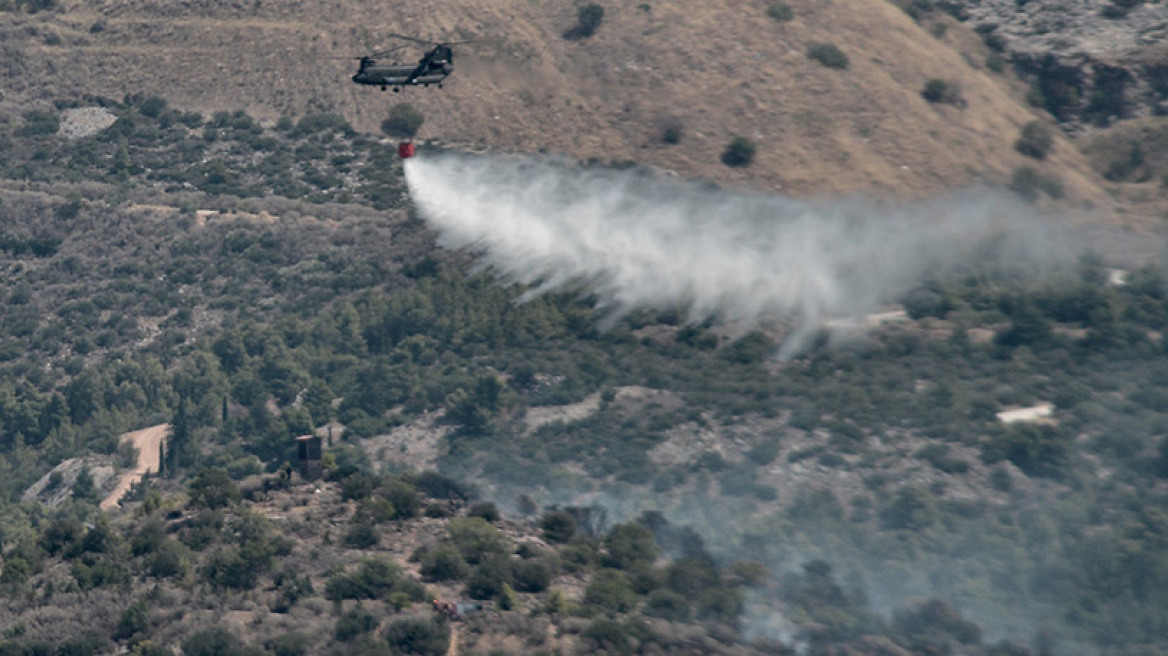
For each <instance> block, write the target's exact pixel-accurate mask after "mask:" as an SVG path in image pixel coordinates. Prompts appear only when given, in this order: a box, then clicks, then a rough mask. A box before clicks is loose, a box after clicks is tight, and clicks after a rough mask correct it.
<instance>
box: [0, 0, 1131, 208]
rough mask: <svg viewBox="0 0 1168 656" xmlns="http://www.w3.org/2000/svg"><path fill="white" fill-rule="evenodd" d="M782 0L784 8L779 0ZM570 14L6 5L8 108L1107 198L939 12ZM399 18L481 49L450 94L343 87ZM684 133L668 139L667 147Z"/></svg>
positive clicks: (798, 176) (513, 8)
mask: <svg viewBox="0 0 1168 656" xmlns="http://www.w3.org/2000/svg"><path fill="white" fill-rule="evenodd" d="M780 5H782V6H786V7H788V8H789V9H790V11H789V13H787V12H783V11H778V10H772V7H778V6H780ZM576 9H577V6H576V5H575V4H573V3H569V2H551V1H541V2H519V1H518V0H506V1H502V2H492V3H482V2H475V1H474V0H456V1H454V2H449V3H445V4H443V5H441V6H440V7H433V6H429V5H426V6H422V5H411V4H406V3H393V6H390V7H386V8H384V9H379V10H378V11H377V12H373V13H372V15H371V12H370V11H369V9H368V6H367V5H366V4H364V3H359V2H356V1H354V0H332V1H324V0H305V1H301V2H294V3H219V2H177V1H164V2H142V1H140V0H103V1H101V2H80V1H66V0H62V1H61V2H60V3H59V7H58V8H56V9H53V10H47V11H41V12H38V13H36V14H27V13H23V14H22V13H11V12H9V13H0V34H2V35H3V38H2V39H0V43H2V44H3V46H2V47H3V53H4V60H5V62H6V65H5V66H4V67H0V76H2V78H3V85H4V87H5V89H6V94H5V100H4V104H5V105H6V107H5V108H4V109H5V111H6V112H7V113H8V114H9V115H10V116H11V115H12V114H13V113H19V112H20V111H24V110H26V109H27V104H26V101H32V102H41V103H46V102H48V101H55V100H62V99H73V98H77V97H80V96H83V95H85V94H93V95H99V96H106V97H113V98H117V99H121V98H122V97H123V96H124V95H125V94H156V95H160V96H163V97H166V98H167V99H169V100H170V102H171V104H172V105H173V106H175V107H178V108H180V109H184V110H198V111H202V112H204V113H210V112H213V111H216V110H235V109H244V110H247V111H248V112H249V113H251V114H253V115H256V116H259V117H261V118H267V119H269V120H275V119H277V118H278V117H280V116H282V115H290V116H292V117H293V118H295V117H297V116H299V115H302V114H304V113H306V112H311V111H316V112H320V111H336V112H340V113H342V114H343V115H344V116H345V117H346V118H347V119H349V120H350V121H352V122H353V123H354V125H355V126H356V127H358V129H362V130H366V131H370V132H374V131H376V130H377V127H378V125H379V124H380V122H381V120H382V119H383V118H384V116H385V115H386V113H387V111H388V109H389V107H390V106H391V105H392V104H393V103H394V102H397V101H402V100H406V101H408V102H410V103H413V104H415V105H416V106H418V107H419V108H421V109H422V110H424V112H425V114H426V117H427V118H426V124H425V126H424V127H423V136H424V137H426V138H433V139H440V140H444V141H448V142H458V143H462V144H467V145H473V146H479V147H484V148H490V149H497V150H517V151H527V152H533V151H541V152H551V153H565V154H568V155H571V156H573V157H578V158H581V159H589V158H597V159H599V160H602V161H627V160H635V161H638V162H642V163H649V164H654V165H657V166H660V167H663V168H666V169H670V170H674V171H677V172H678V173H679V174H681V175H682V176H685V177H702V178H708V179H714V180H718V181H721V182H728V183H731V184H735V185H745V186H751V187H755V188H764V189H771V190H781V191H784V192H790V193H795V194H810V193H821V192H830V191H841V190H865V191H869V192H879V193H889V194H894V195H910V196H919V195H924V194H928V193H934V192H936V191H938V190H942V189H950V188H954V187H961V186H966V185H970V184H975V183H988V184H1005V183H1007V182H1008V181H1009V180H1010V176H1011V174H1012V173H1013V172H1015V171H1016V170H1017V169H1018V168H1019V167H1021V166H1023V165H1027V164H1029V165H1033V166H1037V167H1038V168H1039V169H1040V173H1041V174H1043V175H1046V176H1049V177H1050V178H1052V179H1057V180H1059V181H1060V182H1061V185H1062V187H1063V189H1065V190H1066V193H1067V194H1068V195H1069V196H1071V197H1076V198H1085V199H1090V200H1092V201H1094V202H1095V203H1097V204H1105V203H1107V199H1106V196H1105V195H1104V194H1103V192H1102V191H1101V189H1100V186H1099V183H1098V182H1099V178H1098V175H1097V174H1096V173H1094V172H1092V171H1091V170H1090V168H1089V166H1088V165H1087V162H1086V161H1085V159H1084V158H1083V157H1082V156H1081V155H1080V154H1079V153H1078V152H1077V151H1076V149H1075V148H1073V147H1071V146H1070V145H1069V144H1068V143H1067V142H1065V141H1064V140H1063V139H1062V138H1061V137H1060V138H1057V139H1056V140H1055V144H1054V147H1053V150H1052V152H1051V153H1050V154H1049V156H1047V157H1046V159H1045V160H1044V161H1042V162H1035V161H1034V160H1031V159H1029V158H1027V157H1025V156H1023V155H1021V154H1020V153H1018V152H1016V150H1015V148H1014V142H1015V140H1016V139H1017V137H1018V135H1019V130H1020V128H1021V127H1022V126H1023V125H1025V124H1026V123H1028V122H1030V121H1032V120H1035V119H1036V118H1041V117H1040V116H1039V115H1038V114H1036V113H1035V110H1034V109H1033V108H1032V107H1030V106H1028V105H1027V104H1026V102H1025V87H1024V85H1022V84H1020V83H1017V82H1016V81H1015V80H1014V79H1013V78H1012V74H1011V73H1010V72H1009V71H1008V70H1006V69H1002V68H1000V67H997V66H992V67H991V68H987V66H986V62H987V58H989V57H990V56H991V55H992V54H993V52H992V50H991V49H990V48H989V47H987V46H986V45H985V44H983V43H982V41H981V39H980V38H979V36H978V35H977V34H975V33H974V32H973V31H972V30H971V29H970V27H969V26H968V25H966V24H962V23H961V22H959V21H958V20H956V19H954V18H952V17H951V16H949V15H947V14H944V13H942V12H939V11H933V12H929V13H928V14H927V15H926V16H923V17H922V16H917V20H914V18H913V17H912V16H910V15H909V13H907V12H906V11H903V10H902V9H901V8H900V7H898V6H897V5H895V4H893V3H890V2H887V1H886V0H832V1H831V2H818V1H816V2H812V1H811V0H797V1H795V2H791V3H789V5H785V4H783V3H769V2H764V1H761V0H752V1H736V2H730V3H716V4H710V3H706V2H701V1H699V0H685V1H683V2H675V3H643V4H639V5H628V6H618V5H609V6H606V13H605V15H604V18H603V21H602V23H601V25H600V26H599V29H598V30H597V31H596V33H595V34H594V35H593V36H591V37H589V38H585V39H567V38H565V37H564V32H565V31H566V30H568V29H570V28H571V27H572V26H573V25H574V24H575V22H576ZM1132 20H1135V18H1134V17H1133V18H1132ZM979 24H980V23H979ZM391 32H404V33H408V34H415V35H420V36H428V37H434V36H446V37H452V38H468V39H478V42H477V43H475V44H472V45H468V46H465V47H464V48H460V50H459V53H458V59H457V62H458V69H457V71H456V73H455V76H454V77H452V78H451V80H450V82H449V84H447V85H446V88H445V89H443V90H437V89H426V90H417V91H411V92H409V93H407V94H406V95H405V96H394V95H383V94H381V93H379V92H377V91H376V90H374V89H369V88H358V87H357V86H356V85H354V84H352V83H351V82H349V80H348V77H349V75H351V73H352V68H353V65H354V63H355V62H352V61H346V60H344V59H336V58H338V57H341V58H343V57H353V56H357V55H361V54H364V53H368V52H370V51H372V50H375V49H378V48H380V47H385V46H386V45H388V44H390V43H391V42H390V41H389V39H388V35H389V34H390V33H391ZM816 44H818V46H817V45H816ZM817 47H818V48H820V49H821V50H820V52H821V53H822V52H823V50H822V48H824V47H828V51H830V47H837V48H838V49H839V51H840V52H842V54H843V56H844V57H843V58H842V59H841V60H839V61H836V62H834V66H836V67H833V65H825V63H823V62H822V61H820V60H817V59H816V58H814V57H812V56H811V55H810V52H811V51H812V50H813V49H815V48H817ZM406 52H409V49H407V50H406ZM411 56H413V55H412V54H411ZM821 59H822V56H821ZM993 68H997V69H998V70H997V71H996V72H995V70H992V69H993ZM930 80H933V81H940V82H942V83H944V85H945V86H944V89H945V90H946V91H947V93H945V94H941V95H940V96H937V97H936V98H934V100H936V102H929V101H928V100H926V99H925V98H923V97H922V92H923V91H924V90H925V87H926V85H927V84H929V83H930ZM934 84H936V82H934ZM670 125H672V126H674V127H676V128H679V132H678V134H677V136H678V137H679V141H678V143H676V144H675V145H671V144H668V143H666V142H665V141H664V140H663V139H662V133H663V130H664V129H665V127H667V126H670ZM736 135H737V136H743V137H746V138H748V139H750V140H751V141H752V142H754V144H755V145H756V146H757V155H756V157H755V161H754V164H753V165H752V166H749V167H741V168H730V167H727V166H724V165H723V164H722V163H721V162H720V161H719V158H720V154H721V153H722V151H723V149H724V148H725V146H726V145H727V143H728V142H729V141H730V140H731V138H732V137H734V136H736Z"/></svg>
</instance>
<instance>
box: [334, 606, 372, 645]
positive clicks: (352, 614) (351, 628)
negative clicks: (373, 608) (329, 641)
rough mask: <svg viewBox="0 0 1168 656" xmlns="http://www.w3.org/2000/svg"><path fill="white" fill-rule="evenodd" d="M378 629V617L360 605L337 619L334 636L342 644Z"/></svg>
mask: <svg viewBox="0 0 1168 656" xmlns="http://www.w3.org/2000/svg"><path fill="white" fill-rule="evenodd" d="M376 628H377V617H376V616H375V615H374V614H373V613H370V612H369V611H368V610H366V609H365V608H364V607H362V606H360V605H358V606H354V607H353V608H351V609H349V610H348V611H346V612H345V613H343V614H342V615H341V616H340V617H339V618H337V626H336V629H335V630H334V635H335V636H336V638H337V640H340V641H341V642H348V641H350V640H353V639H354V638H356V637H357V636H359V635H362V634H365V633H369V632H371V631H373V629H376Z"/></svg>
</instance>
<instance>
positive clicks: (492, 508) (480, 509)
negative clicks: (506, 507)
mask: <svg viewBox="0 0 1168 656" xmlns="http://www.w3.org/2000/svg"><path fill="white" fill-rule="evenodd" d="M466 516H467V517H480V518H482V519H484V520H486V521H488V522H490V523H492V524H494V523H495V522H497V521H499V508H498V507H497V506H496V505H495V504H493V503H491V502H490V501H479V502H478V503H475V504H473V505H471V507H470V508H468V509H467V511H466Z"/></svg>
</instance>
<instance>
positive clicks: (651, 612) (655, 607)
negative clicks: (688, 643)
mask: <svg viewBox="0 0 1168 656" xmlns="http://www.w3.org/2000/svg"><path fill="white" fill-rule="evenodd" d="M643 612H644V614H645V615H648V616H649V617H660V618H661V619H664V620H669V621H670V622H688V621H689V620H690V616H691V615H693V609H692V608H691V607H690V604H689V601H687V600H686V598H685V597H683V596H681V595H679V594H677V593H676V592H673V591H672V590H654V591H653V592H652V593H650V594H649V596H648V597H646V598H645V608H644V611H643Z"/></svg>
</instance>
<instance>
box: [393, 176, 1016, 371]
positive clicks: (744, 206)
mask: <svg viewBox="0 0 1168 656" xmlns="http://www.w3.org/2000/svg"><path fill="white" fill-rule="evenodd" d="M405 172H406V180H407V183H408V185H409V190H410V195H411V198H412V199H413V201H414V203H415V204H416V206H417V208H418V210H419V212H420V214H421V216H422V217H423V218H424V219H425V220H426V221H427V222H428V223H429V224H430V226H431V227H432V228H434V229H435V230H437V231H438V233H439V235H440V237H439V243H440V245H442V246H444V247H448V248H455V249H462V248H469V249H472V250H474V251H476V252H477V253H479V254H480V255H481V257H482V263H483V264H484V265H485V266H487V267H488V268H490V269H492V270H493V271H495V272H496V273H498V274H499V275H501V276H502V277H503V278H505V279H506V280H508V281H511V282H517V283H522V284H524V285H529V286H530V287H531V289H530V291H529V292H528V293H527V295H528V296H529V297H530V296H532V295H537V294H540V293H544V292H549V291H562V290H580V291H584V292H587V293H590V294H593V295H594V296H595V297H596V298H597V303H598V307H599V309H600V310H601V312H602V314H603V317H604V319H603V321H607V322H611V321H612V320H615V319H617V318H619V317H620V316H622V315H624V314H626V313H628V312H631V311H635V310H638V309H670V308H682V309H683V310H684V311H685V313H686V318H687V320H689V321H691V322H699V321H702V320H705V319H708V318H712V319H715V320H717V321H719V322H740V323H742V324H745V325H746V326H748V327H749V326H750V325H752V324H755V323H757V322H759V321H760V320H762V319H764V318H767V319H780V320H782V321H784V322H789V323H791V324H793V326H794V332H793V335H792V338H791V339H788V343H787V344H786V345H785V348H786V349H787V350H788V351H789V350H791V348H792V345H794V344H797V342H798V341H799V337H800V336H805V335H806V334H807V333H808V332H810V331H811V330H814V329H815V328H816V327H817V326H818V325H820V322H822V321H823V320H825V319H831V318H843V317H856V316H859V315H862V314H864V313H867V312H869V311H871V310H872V309H873V308H874V307H875V306H877V305H879V304H880V303H883V302H887V301H890V300H894V299H895V298H896V297H898V296H899V295H901V294H903V293H905V292H906V291H908V290H909V289H910V288H911V287H912V286H913V285H914V284H915V283H917V282H919V281H920V279H921V278H922V276H924V275H925V274H927V273H932V272H937V271H938V270H939V269H940V268H943V267H945V266H950V265H952V264H954V263H956V262H960V261H962V260H963V258H965V257H967V256H968V255H969V253H970V252H971V251H972V249H973V248H974V247H975V246H977V245H978V244H982V243H985V241H986V240H987V239H989V238H992V237H1000V236H1002V235H1003V233H1004V232H1005V231H1006V230H1007V227H1006V226H1009V228H1008V229H1009V230H1010V231H1011V232H1017V231H1018V228H1017V226H1018V225H1019V221H1020V218H1021V217H1025V216H1026V213H1027V212H1026V210H1025V208H1023V207H1022V206H1020V205H1018V204H1016V203H1013V202H1011V201H1008V200H1004V199H1002V198H995V197H993V196H992V195H991V194H990V193H989V192H985V191H983V192H969V193H966V194H964V195H960V196H954V197H950V198H947V199H944V200H937V201H931V202H922V203H918V204H915V205H903V206H898V207H892V206H888V205H880V204H877V203H875V202H872V201H870V200H866V199H861V198H851V199H843V200H838V199H837V200H822V201H801V200H793V199H787V198H781V197H772V196H763V195H757V194H749V193H741V192H732V191H725V190H720V189H716V188H710V187H708V186H701V185H698V184H693V183H682V182H676V181H672V180H662V179H660V178H658V177H655V176H652V175H650V174H647V173H645V172H643V171H633V170H625V171H614V170H603V169H600V170H598V169H583V168H580V167H577V166H573V165H570V164H568V163H564V162H560V161H556V160H551V159H533V158H526V157H500V156H491V157H486V156H468V155H452V154H440V155H427V156H423V157H420V158H415V159H411V160H407V163H406V167H405ZM1026 223H1027V224H1028V225H1033V223H1032V222H1030V221H1026ZM1033 241H1034V240H1033V239H1028V240H1007V241H1002V242H999V243H1006V244H1009V245H1017V244H1018V243H1021V242H1025V243H1027V244H1032V243H1033ZM795 348H797V346H796V347H795Z"/></svg>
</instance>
